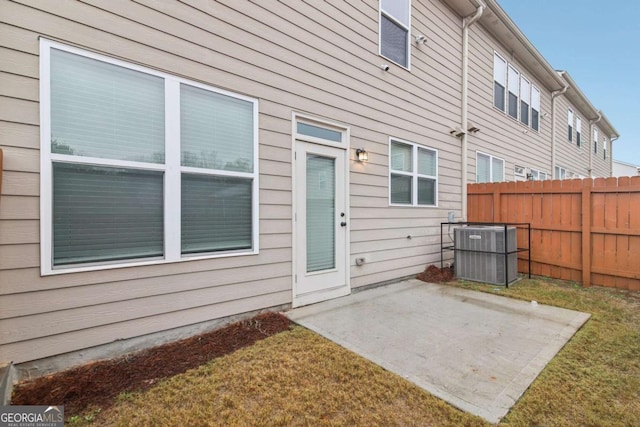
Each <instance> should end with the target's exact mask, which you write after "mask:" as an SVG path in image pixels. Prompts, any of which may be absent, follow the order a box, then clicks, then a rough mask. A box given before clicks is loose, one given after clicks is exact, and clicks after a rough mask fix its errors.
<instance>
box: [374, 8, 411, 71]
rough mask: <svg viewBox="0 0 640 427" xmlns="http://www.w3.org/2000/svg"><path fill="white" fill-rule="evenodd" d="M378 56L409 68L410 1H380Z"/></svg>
mask: <svg viewBox="0 0 640 427" xmlns="http://www.w3.org/2000/svg"><path fill="white" fill-rule="evenodd" d="M379 19H380V21H379V22H380V55H382V56H384V57H385V58H387V59H389V60H391V61H393V62H395V63H396V64H398V65H401V66H403V67H405V68H409V58H410V56H411V43H410V37H411V0H380V8H379Z"/></svg>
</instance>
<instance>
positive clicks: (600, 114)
mask: <svg viewBox="0 0 640 427" xmlns="http://www.w3.org/2000/svg"><path fill="white" fill-rule="evenodd" d="M600 120H602V113H601V112H600V110H598V117H596V118H595V119H593V120H589V125H590V126H589V132H591V134H590V135H589V139H590V140H592V141H593V127H594V126H595V125H596V123H598V122H599V121H600ZM594 143H595V144H597V143H598V142H597V141H594ZM589 175H590V177H591V176H593V146H590V147H589Z"/></svg>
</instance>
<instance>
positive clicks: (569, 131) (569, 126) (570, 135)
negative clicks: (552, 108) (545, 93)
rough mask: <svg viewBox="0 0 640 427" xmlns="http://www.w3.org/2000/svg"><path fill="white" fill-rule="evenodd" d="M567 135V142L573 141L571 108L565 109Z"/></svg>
mask: <svg viewBox="0 0 640 427" xmlns="http://www.w3.org/2000/svg"><path fill="white" fill-rule="evenodd" d="M567 137H568V138H569V142H573V110H572V109H571V108H569V109H568V110H567Z"/></svg>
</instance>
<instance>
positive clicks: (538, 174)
mask: <svg viewBox="0 0 640 427" xmlns="http://www.w3.org/2000/svg"><path fill="white" fill-rule="evenodd" d="M531 179H532V180H534V181H544V180H545V179H547V173H546V172H542V171H539V170H537V169H531Z"/></svg>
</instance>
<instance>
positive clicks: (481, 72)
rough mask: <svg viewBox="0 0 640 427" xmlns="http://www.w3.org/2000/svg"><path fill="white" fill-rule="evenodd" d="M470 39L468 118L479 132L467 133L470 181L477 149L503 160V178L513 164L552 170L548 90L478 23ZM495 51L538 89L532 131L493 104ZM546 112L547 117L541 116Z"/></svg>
mask: <svg viewBox="0 0 640 427" xmlns="http://www.w3.org/2000/svg"><path fill="white" fill-rule="evenodd" d="M470 33H471V34H470V37H469V38H470V42H469V56H470V65H469V120H471V121H472V122H473V123H475V124H476V125H477V126H479V127H480V132H478V133H476V134H471V135H469V137H468V138H469V153H468V157H467V161H468V164H469V174H468V179H469V182H476V167H475V165H476V151H480V152H483V153H486V154H490V155H492V156H495V157H499V158H502V159H504V161H505V180H507V181H513V180H514V165H519V166H524V167H525V168H527V170H526V172H529V169H531V168H533V169H536V170H539V171H542V172H546V173H547V174H550V173H551V172H552V171H551V120H550V118H551V93H550V91H549V90H548V89H547V88H545V87H544V86H543V85H541V84H540V82H539V81H538V80H537V78H536V77H535V75H534V74H533V73H531V72H529V70H528V69H527V68H525V67H524V66H523V65H522V64H521V63H520V62H519V61H518V60H517V59H515V58H511V57H510V56H509V55H508V50H507V49H505V48H503V47H502V45H501V44H500V43H499V42H498V41H497V40H496V39H495V38H493V36H491V35H490V34H489V33H488V32H487V31H486V30H485V29H484V28H483V27H482V26H481V25H474V26H473V27H471V31H470ZM494 52H498V54H499V55H500V56H501V57H502V58H504V59H505V60H506V61H507V62H508V63H509V64H511V65H513V66H514V67H515V68H516V69H517V70H518V71H519V72H520V73H521V75H524V76H525V77H526V78H527V80H529V82H530V83H531V84H532V85H533V86H535V87H537V88H538V89H539V90H540V122H539V123H540V126H539V129H540V130H539V131H535V130H534V129H532V128H531V127H530V126H527V125H524V124H523V123H521V122H520V121H519V120H515V119H514V118H512V117H511V116H509V115H508V114H507V113H505V112H503V111H500V110H499V109H497V108H495V107H494V105H493V58H494ZM544 113H548V116H547V117H543V114H544Z"/></svg>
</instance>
